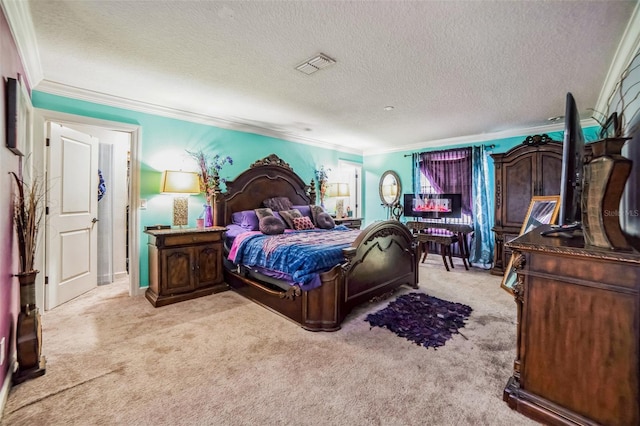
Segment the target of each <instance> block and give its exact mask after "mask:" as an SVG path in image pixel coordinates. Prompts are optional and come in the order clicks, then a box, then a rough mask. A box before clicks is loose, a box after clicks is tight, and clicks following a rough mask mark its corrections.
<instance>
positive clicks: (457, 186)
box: [415, 148, 473, 223]
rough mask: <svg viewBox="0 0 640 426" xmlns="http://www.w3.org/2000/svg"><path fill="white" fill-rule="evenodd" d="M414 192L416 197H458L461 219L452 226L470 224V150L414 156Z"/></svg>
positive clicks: (471, 211) (471, 214) (460, 149)
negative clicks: (447, 195) (417, 194)
mask: <svg viewBox="0 0 640 426" xmlns="http://www.w3.org/2000/svg"><path fill="white" fill-rule="evenodd" d="M415 160H416V173H415V176H417V178H418V179H417V181H418V182H417V183H418V185H417V188H416V192H418V193H419V194H461V195H462V217H461V218H460V219H453V220H452V221H455V222H463V223H471V222H472V217H473V209H472V206H473V203H472V200H471V196H472V186H471V176H472V168H471V165H472V158H471V148H458V149H449V150H444V151H431V152H422V153H420V154H417V155H416V158H415Z"/></svg>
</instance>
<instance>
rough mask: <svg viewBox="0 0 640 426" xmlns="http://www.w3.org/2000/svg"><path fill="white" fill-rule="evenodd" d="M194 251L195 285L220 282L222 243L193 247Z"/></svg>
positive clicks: (202, 285) (203, 285) (200, 285)
mask: <svg viewBox="0 0 640 426" xmlns="http://www.w3.org/2000/svg"><path fill="white" fill-rule="evenodd" d="M194 250H195V251H196V253H195V256H196V283H195V286H196V287H205V286H210V285H213V284H218V283H220V282H222V253H221V251H222V244H210V245H206V246H203V247H194Z"/></svg>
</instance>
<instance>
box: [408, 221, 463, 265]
mask: <svg viewBox="0 0 640 426" xmlns="http://www.w3.org/2000/svg"><path fill="white" fill-rule="evenodd" d="M407 227H408V228H409V229H411V230H413V231H416V232H418V233H419V232H420V231H422V230H424V229H429V228H437V229H446V230H447V231H450V232H453V233H454V234H456V235H457V236H458V241H462V243H461V244H460V255H461V257H464V258H466V259H469V242H468V240H467V236H468V235H469V234H470V233H472V232H473V226H471V225H469V224H466V223H446V222H441V221H417V220H416V221H409V222H407ZM465 267H466V264H465Z"/></svg>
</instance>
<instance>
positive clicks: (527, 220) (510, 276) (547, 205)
mask: <svg viewBox="0 0 640 426" xmlns="http://www.w3.org/2000/svg"><path fill="white" fill-rule="evenodd" d="M559 210H560V196H559V195H547V196H536V197H533V198H531V203H529V209H528V210H527V214H526V216H525V217H524V222H523V223H522V227H521V228H520V235H524V234H526V233H528V232H531V231H532V230H534V229H536V228H537V227H538V226H541V225H549V224H552V223H555V222H556V219H557V218H558V211H559ZM513 257H514V256H513V255H511V259H510V260H509V264H508V265H507V268H506V269H505V271H504V276H503V277H502V283H501V284H500V287H502V288H503V289H505V290H506V291H508V292H509V293H511V294H513V289H514V288H515V286H516V284H517V281H518V277H517V274H516V271H515V269H514V268H513Z"/></svg>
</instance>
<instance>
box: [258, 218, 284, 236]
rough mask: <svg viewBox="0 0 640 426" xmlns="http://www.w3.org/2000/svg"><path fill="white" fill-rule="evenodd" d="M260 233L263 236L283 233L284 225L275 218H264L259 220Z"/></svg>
mask: <svg viewBox="0 0 640 426" xmlns="http://www.w3.org/2000/svg"><path fill="white" fill-rule="evenodd" d="M260 232H262V233H263V234H265V235H276V234H283V233H284V223H282V221H281V220H280V219H278V218H277V217H275V216H265V217H263V218H262V219H260Z"/></svg>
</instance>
